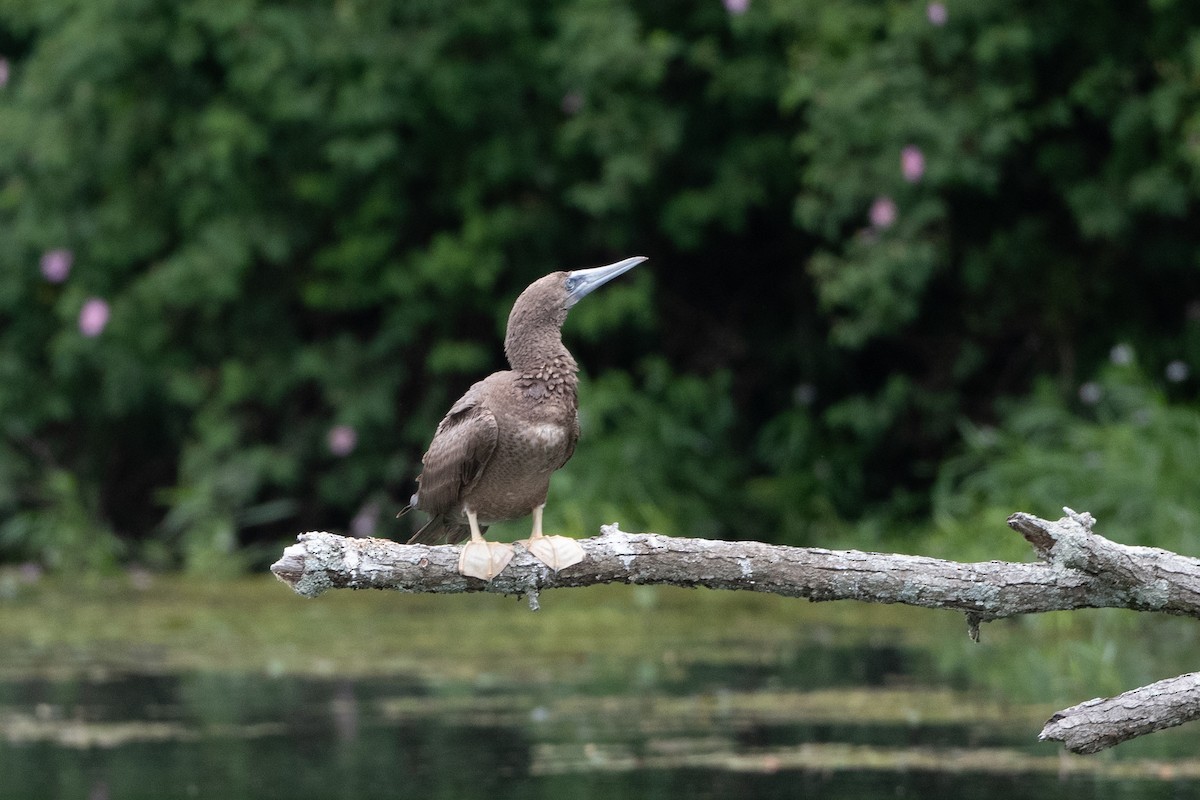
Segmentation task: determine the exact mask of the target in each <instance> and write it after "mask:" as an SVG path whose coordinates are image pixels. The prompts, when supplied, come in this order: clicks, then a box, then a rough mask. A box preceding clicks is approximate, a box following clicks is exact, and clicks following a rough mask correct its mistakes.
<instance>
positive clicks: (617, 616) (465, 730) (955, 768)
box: [0, 575, 1200, 800]
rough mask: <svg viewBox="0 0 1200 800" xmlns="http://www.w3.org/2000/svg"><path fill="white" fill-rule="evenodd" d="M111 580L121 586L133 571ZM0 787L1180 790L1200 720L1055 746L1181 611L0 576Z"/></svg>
mask: <svg viewBox="0 0 1200 800" xmlns="http://www.w3.org/2000/svg"><path fill="white" fill-rule="evenodd" d="M135 584H136V585H135ZM0 598H3V599H0V797H3V798H5V800H26V798H30V799H32V798H38V799H39V800H42V799H43V798H64V799H65V798H88V799H89V800H118V798H192V797H212V798H273V797H279V798H284V797H287V798H297V797H304V798H343V797H344V798H356V799H359V798H375V797H380V798H384V797H386V798H404V797H414V798H415V797H421V798H429V797H434V798H436V797H448V798H449V797H453V798H472V797H488V798H507V797H513V798H518V797H520V798H529V797H538V796H552V795H553V796H555V797H593V796H595V797H601V796H603V797H610V796H628V797H646V798H668V797H685V796H686V797H729V796H737V797H746V798H772V797H794V796H797V795H798V794H801V795H803V794H806V793H808V792H812V793H819V794H820V796H823V797H855V798H859V797H889V798H892V797H922V798H928V797H933V798H938V797H945V798H952V797H953V798H959V797H975V798H989V797H997V798H1000V797H1004V798H1010V797H1024V798H1043V797H1044V798H1051V797H1053V798H1070V797H1113V798H1118V797H1121V798H1124V797H1128V798H1159V797H1186V796H1196V795H1197V794H1200V759H1198V758H1197V755H1200V733H1197V732H1193V731H1192V730H1191V729H1189V728H1186V727H1185V728H1183V729H1179V730H1176V731H1171V732H1165V733H1162V734H1156V735H1154V736H1151V737H1146V738H1145V739H1143V740H1139V741H1137V742H1131V743H1129V744H1126V745H1123V746H1121V747H1119V748H1116V749H1115V750H1114V751H1111V752H1110V753H1107V754H1103V755H1100V756H1091V757H1078V756H1065V755H1062V754H1061V749H1060V748H1059V747H1058V746H1056V745H1053V744H1049V743H1046V744H1040V743H1038V742H1037V732H1038V731H1039V730H1040V728H1041V724H1042V723H1043V722H1044V720H1045V719H1046V717H1047V716H1048V715H1049V714H1050V713H1052V712H1053V711H1054V710H1055V709H1057V708H1060V707H1063V706H1066V705H1070V704H1072V703H1075V702H1079V701H1080V700H1084V699H1087V698H1089V697H1092V696H1095V695H1097V694H1107V693H1112V692H1114V691H1121V690H1123V689H1127V688H1131V687H1133V686H1136V685H1139V684H1141V683H1145V682H1148V681H1151V680H1155V679H1158V678H1163V677H1168V676H1171V675H1175V674H1178V673H1180V672H1185V671H1188V670H1189V669H1194V668H1195V663H1194V661H1191V663H1189V661H1190V660H1192V659H1193V656H1194V654H1195V652H1196V651H1197V647H1196V645H1197V635H1196V632H1195V631H1194V628H1195V625H1194V624H1193V623H1189V622H1188V621H1186V620H1173V619H1158V618H1153V617H1149V616H1146V615H1142V616H1138V615H1133V614H1125V613H1122V612H1086V613H1077V614H1061V615H1054V616H1052V617H1046V618H1043V619H1039V620H1022V621H1016V622H1008V623H999V624H993V625H989V626H985V627H984V629H983V643H982V644H979V645H975V644H972V643H970V642H969V641H968V640H967V638H966V635H965V623H964V622H963V621H962V620H961V619H960V618H959V617H957V616H955V615H952V614H948V613H947V614H939V613H936V612H931V611H924V610H917V609H907V608H898V607H879V606H867V605H854V604H822V605H813V604H809V603H805V602H802V601H795V600H786V599H782V598H773V597H758V596H753V595H746V594H736V593H717V592H702V591H687V590H672V589H656V588H647V587H641V588H632V587H597V588H595V589H588V590H572V591H562V592H552V593H547V594H545V595H543V596H542V610H541V611H539V612H537V613H532V612H530V611H529V610H528V609H527V607H526V606H525V605H524V604H523V603H520V602H518V601H516V600H514V599H505V598H499V597H493V596H483V595H474V596H453V597H407V596H401V595H394V594H387V593H380V592H371V593H365V592H364V593H352V592H341V593H332V594H330V595H328V596H326V597H324V598H321V599H318V600H315V601H306V600H301V599H299V598H296V597H294V596H293V595H291V594H289V592H288V591H287V589H286V588H285V587H283V586H281V585H278V584H275V583H274V582H272V581H263V580H247V581H239V582H234V583H226V584H218V585H204V584H199V583H194V582H187V581H181V580H178V579H163V578H158V579H154V580H151V581H148V582H147V581H146V580H144V579H139V580H137V581H131V580H129V579H127V578H120V579H110V580H105V581H96V582H92V583H89V584H87V585H84V586H68V585H65V584H56V583H51V582H46V581H38V582H22V581H20V580H17V579H15V578H13V577H12V576H11V575H9V576H8V577H7V579H5V578H4V576H0Z"/></svg>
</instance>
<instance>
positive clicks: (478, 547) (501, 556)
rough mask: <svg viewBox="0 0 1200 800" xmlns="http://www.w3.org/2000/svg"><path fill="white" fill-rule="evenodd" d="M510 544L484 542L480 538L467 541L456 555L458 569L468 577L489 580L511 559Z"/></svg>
mask: <svg viewBox="0 0 1200 800" xmlns="http://www.w3.org/2000/svg"><path fill="white" fill-rule="evenodd" d="M512 558H513V548H512V545H511V544H502V543H501V542H486V541H483V540H482V539H479V540H475V541H470V542H467V543H466V544H465V545H463V549H462V553H461V554H460V555H459V556H458V571H459V572H460V573H462V574H463V575H466V576H468V577H470V578H479V580H481V581H490V580H491V579H492V578H494V577H496V576H497V575H499V574H500V573H501V572H502V571H503V570H504V568H505V567H507V566H508V562H510V561H512Z"/></svg>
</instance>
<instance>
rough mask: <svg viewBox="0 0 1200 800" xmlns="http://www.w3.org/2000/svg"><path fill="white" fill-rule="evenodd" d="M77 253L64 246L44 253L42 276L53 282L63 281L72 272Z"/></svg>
mask: <svg viewBox="0 0 1200 800" xmlns="http://www.w3.org/2000/svg"><path fill="white" fill-rule="evenodd" d="M74 261H75V255H74V254H73V253H72V252H71V251H70V250H66V249H63V248H59V249H57V250H47V251H46V252H44V253H42V277H43V278H45V279H46V280H48V281H50V282H51V283H62V282H63V281H65V280H66V279H67V276H68V275H70V274H71V264H73V263H74Z"/></svg>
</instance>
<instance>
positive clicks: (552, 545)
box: [521, 536, 584, 572]
mask: <svg viewBox="0 0 1200 800" xmlns="http://www.w3.org/2000/svg"><path fill="white" fill-rule="evenodd" d="M521 544H522V545H524V547H525V549H526V550H528V551H529V554H530V555H531V556H533V557H534V558H536V559H537V560H538V561H540V562H542V563H543V564H545V565H546V566H547V567H549V568H550V569H552V570H554V571H555V572H558V571H559V570H560V569H566V568H567V567H569V566H571V565H572V564H578V563H579V562H580V561H583V556H584V552H583V547H582V546H581V545H580V544H579V542H577V541H575V540H574V539H571V538H569V537H567V536H534V537H530V538H529V539H524V540H522V541H521Z"/></svg>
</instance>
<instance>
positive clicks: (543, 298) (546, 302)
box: [505, 256, 646, 356]
mask: <svg viewBox="0 0 1200 800" xmlns="http://www.w3.org/2000/svg"><path fill="white" fill-rule="evenodd" d="M645 260H646V258H645V257H644V256H634V257H633V258H627V259H625V260H624V261H618V262H616V263H615V264H608V265H606V266H603V267H593V268H591V269H577V270H572V271H570V272H552V273H550V274H549V275H546V276H545V277H543V278H538V279H537V280H536V281H534V282H533V283H531V284H529V286H528V288H526V289H525V291H523V292H521V296H520V297H518V298H517V301H516V302H515V303H513V307H512V312H511V313H510V314H509V315H508V335H507V337H506V339H505V350H507V351H509V353H510V356H511V353H512V350H511V348H512V347H514V346H515V345H516V344H517V342H515V341H514V339H515V338H516V337H520V336H521V335H523V334H524V333H525V332H527V331H531V330H533V329H537V328H555V329H557V328H561V327H562V324H563V321H565V320H566V318H567V312H568V311H569V310H570V309H571V307H572V306H574V305H575V304H576V303H578V302H579V301H580V300H582V299H583V298H584V297H586V296H587V295H589V294H591V293H592V292H593V291H594V290H596V289H598V288H599V287H601V286H603V285H604V284H606V283H608V282H609V281H611V280H612V279H613V278H615V277H617V276H618V275H621V274H622V273H625V272H628V271H629V270H631V269H633V268H634V267H636V266H637V265H638V264H640V263H642V262H643V261H645Z"/></svg>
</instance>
